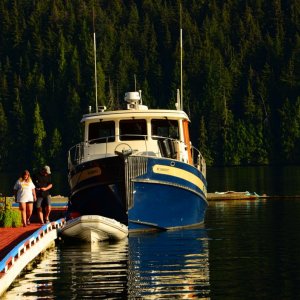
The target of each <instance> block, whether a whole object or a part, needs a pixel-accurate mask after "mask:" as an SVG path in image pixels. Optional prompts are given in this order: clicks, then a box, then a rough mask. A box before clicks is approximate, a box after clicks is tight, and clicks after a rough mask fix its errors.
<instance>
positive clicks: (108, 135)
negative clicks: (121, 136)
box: [89, 121, 115, 144]
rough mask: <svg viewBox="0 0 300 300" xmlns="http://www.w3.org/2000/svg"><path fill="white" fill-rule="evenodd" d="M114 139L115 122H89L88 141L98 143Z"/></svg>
mask: <svg viewBox="0 0 300 300" xmlns="http://www.w3.org/2000/svg"><path fill="white" fill-rule="evenodd" d="M114 141H115V122H114V121H106V122H97V123H91V124H89V142H90V143H91V144H100V143H106V142H114Z"/></svg>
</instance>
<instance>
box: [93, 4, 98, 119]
mask: <svg viewBox="0 0 300 300" xmlns="http://www.w3.org/2000/svg"><path fill="white" fill-rule="evenodd" d="M93 30H94V65H95V100H96V113H97V112H98V96H97V94H98V87H97V57H96V33H95V12H94V6H93Z"/></svg>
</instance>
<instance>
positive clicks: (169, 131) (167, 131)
mask: <svg viewBox="0 0 300 300" xmlns="http://www.w3.org/2000/svg"><path fill="white" fill-rule="evenodd" d="M151 128H152V131H151V135H152V138H153V139H158V138H159V137H167V138H172V139H179V130H178V121H177V120H167V119H153V120H151Z"/></svg>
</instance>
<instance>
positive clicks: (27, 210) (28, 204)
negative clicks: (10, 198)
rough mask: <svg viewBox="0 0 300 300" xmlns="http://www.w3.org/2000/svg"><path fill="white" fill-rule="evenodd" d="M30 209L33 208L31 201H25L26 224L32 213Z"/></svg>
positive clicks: (28, 222)
mask: <svg viewBox="0 0 300 300" xmlns="http://www.w3.org/2000/svg"><path fill="white" fill-rule="evenodd" d="M32 210H33V203H32V202H27V203H26V213H27V225H29V224H30V217H31V215H32Z"/></svg>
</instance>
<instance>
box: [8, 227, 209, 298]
mask: <svg viewBox="0 0 300 300" xmlns="http://www.w3.org/2000/svg"><path fill="white" fill-rule="evenodd" d="M209 294H210V284H209V257H208V241H207V237H206V231H205V229H195V230H182V231H167V232H158V233H155V234H153V233H152V234H150V233H148V234H137V235H131V236H130V237H129V238H128V239H127V238H126V239H124V240H121V241H118V242H102V243H82V242H81V243H76V244H75V243H72V244H65V243H61V244H59V245H58V246H57V247H55V248H54V249H52V250H50V251H48V252H47V253H46V254H45V255H44V257H43V259H42V260H41V261H40V262H39V263H38V264H37V265H36V266H34V268H33V269H32V270H31V271H29V272H28V273H27V274H25V276H21V277H20V278H19V279H17V280H16V281H15V282H14V284H13V285H12V287H11V289H10V290H9V291H8V292H7V293H6V294H5V295H4V299H37V298H39V299H43V298H45V299H53V298H55V299H83V298H84V299H86V298H90V299H95V298H102V299H108V298H109V299H112V298H113V299H161V298H166V299H176V298H178V299H189V298H197V299H207V298H209Z"/></svg>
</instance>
